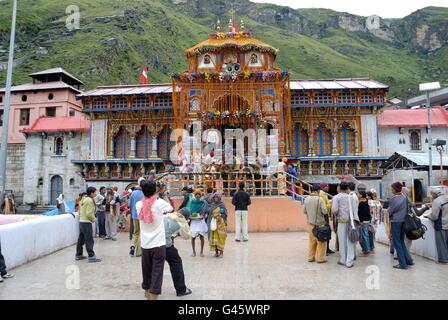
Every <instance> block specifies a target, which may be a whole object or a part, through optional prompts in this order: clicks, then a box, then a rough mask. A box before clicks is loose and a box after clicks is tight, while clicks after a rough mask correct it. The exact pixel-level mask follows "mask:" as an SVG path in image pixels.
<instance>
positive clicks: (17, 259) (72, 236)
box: [0, 214, 79, 269]
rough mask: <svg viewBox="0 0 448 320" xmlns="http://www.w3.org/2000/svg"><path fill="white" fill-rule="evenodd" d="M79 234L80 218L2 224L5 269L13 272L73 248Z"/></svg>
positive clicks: (55, 217) (68, 216)
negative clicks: (13, 269)
mask: <svg viewBox="0 0 448 320" xmlns="http://www.w3.org/2000/svg"><path fill="white" fill-rule="evenodd" d="M78 234H79V216H78V215H76V218H73V216H72V215H69V214H64V215H59V216H53V217H42V218H40V219H35V220H30V221H23V222H17V223H11V224H6V225H1V226H0V241H1V247H2V254H3V256H4V258H5V262H6V267H7V268H8V269H11V268H14V267H17V266H20V265H22V264H24V263H27V262H30V261H32V260H35V259H37V258H40V257H42V256H45V255H48V254H51V253H53V252H55V251H58V250H61V249H63V248H66V247H68V246H71V245H74V244H75V243H76V241H77V240H78ZM74 256H75V252H73V257H74Z"/></svg>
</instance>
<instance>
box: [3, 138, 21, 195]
mask: <svg viewBox="0 0 448 320" xmlns="http://www.w3.org/2000/svg"><path fill="white" fill-rule="evenodd" d="M24 166H25V144H22V143H20V144H11V143H10V144H8V153H7V158H6V189H7V190H12V191H13V192H14V199H15V201H16V204H21V203H22V202H23V175H24Z"/></svg>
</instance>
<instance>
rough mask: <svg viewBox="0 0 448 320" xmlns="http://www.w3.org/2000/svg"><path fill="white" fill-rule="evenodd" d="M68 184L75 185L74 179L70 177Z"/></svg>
mask: <svg viewBox="0 0 448 320" xmlns="http://www.w3.org/2000/svg"><path fill="white" fill-rule="evenodd" d="M69 184H70V187H73V186H74V185H75V179H74V178H71V179H70V182H69Z"/></svg>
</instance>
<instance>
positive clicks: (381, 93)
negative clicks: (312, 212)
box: [73, 26, 388, 183]
mask: <svg viewBox="0 0 448 320" xmlns="http://www.w3.org/2000/svg"><path fill="white" fill-rule="evenodd" d="M241 29H242V30H241V31H239V30H236V28H235V27H230V29H229V31H228V32H222V31H221V30H220V27H219V26H218V28H217V30H216V32H215V33H213V34H211V35H210V36H209V39H207V40H205V41H204V42H202V43H200V44H198V45H196V46H194V47H192V48H190V49H188V50H186V51H185V53H186V57H187V63H188V70H187V71H186V72H184V73H181V74H173V75H172V83H171V84H151V85H128V86H101V87H98V88H96V89H95V90H91V91H87V92H84V93H82V94H80V95H78V99H81V100H82V104H83V112H84V113H86V114H88V115H89V116H90V119H91V123H92V127H91V139H90V140H91V141H90V144H91V146H90V156H89V157H88V159H79V160H76V161H73V162H74V164H75V165H77V167H78V171H79V173H80V174H81V175H82V176H83V177H84V179H85V180H86V181H87V182H88V183H94V182H100V181H114V182H120V181H121V182H123V183H125V182H129V181H134V180H135V179H136V178H137V177H139V176H141V175H143V174H147V173H148V172H149V171H150V170H151V169H159V170H163V167H164V166H166V165H167V164H170V163H171V162H170V151H171V150H172V147H173V146H174V145H175V144H176V141H175V140H176V139H171V133H172V132H173V130H174V129H176V128H183V129H186V130H188V131H191V128H192V127H193V126H194V125H197V126H199V127H200V128H201V129H202V130H206V129H210V128H214V129H216V130H219V131H221V132H222V133H224V130H225V129H231V128H242V129H243V130H244V129H249V128H254V129H257V128H265V129H268V132H269V129H278V150H279V153H280V155H281V156H286V157H287V158H288V159H290V161H291V162H295V163H297V164H298V168H299V174H300V176H301V177H302V178H303V179H305V180H307V181H311V182H312V181H313V179H317V178H316V177H317V176H319V178H318V181H322V179H325V178H323V177H322V176H327V179H326V180H327V181H330V180H331V179H332V177H335V176H337V175H339V174H353V175H355V176H357V177H358V178H364V179H368V180H374V179H378V178H380V177H381V172H379V170H378V168H379V162H380V161H382V160H385V159H386V158H385V157H381V155H380V150H379V139H378V126H377V116H378V113H379V112H380V110H381V109H382V108H383V107H384V106H385V100H386V95H387V92H388V86H386V85H384V84H381V83H379V82H376V81H374V80H371V79H339V80H322V81H320V80H305V81H300V80H298V81H296V80H291V79H290V77H289V74H288V72H287V71H284V70H280V69H278V68H276V67H275V60H276V57H277V53H278V50H277V49H275V48H273V47H271V46H269V45H267V44H265V43H263V42H261V41H259V40H257V39H255V38H253V37H252V35H251V33H250V32H247V31H245V30H244V27H242V28H241ZM223 136H224V134H223ZM173 140H174V141H173Z"/></svg>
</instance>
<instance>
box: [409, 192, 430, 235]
mask: <svg viewBox="0 0 448 320" xmlns="http://www.w3.org/2000/svg"><path fill="white" fill-rule="evenodd" d="M406 205H407V207H408V214H407V215H406V218H405V220H404V232H405V233H406V237H408V239H409V240H418V239H420V238H422V239H425V233H426V231H427V230H428V228H427V227H426V226H425V225H424V224H423V223H422V221H421V220H420V219H419V218H418V217H417V216H416V215H414V214H411V211H410V208H409V200H407V201H406Z"/></svg>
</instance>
